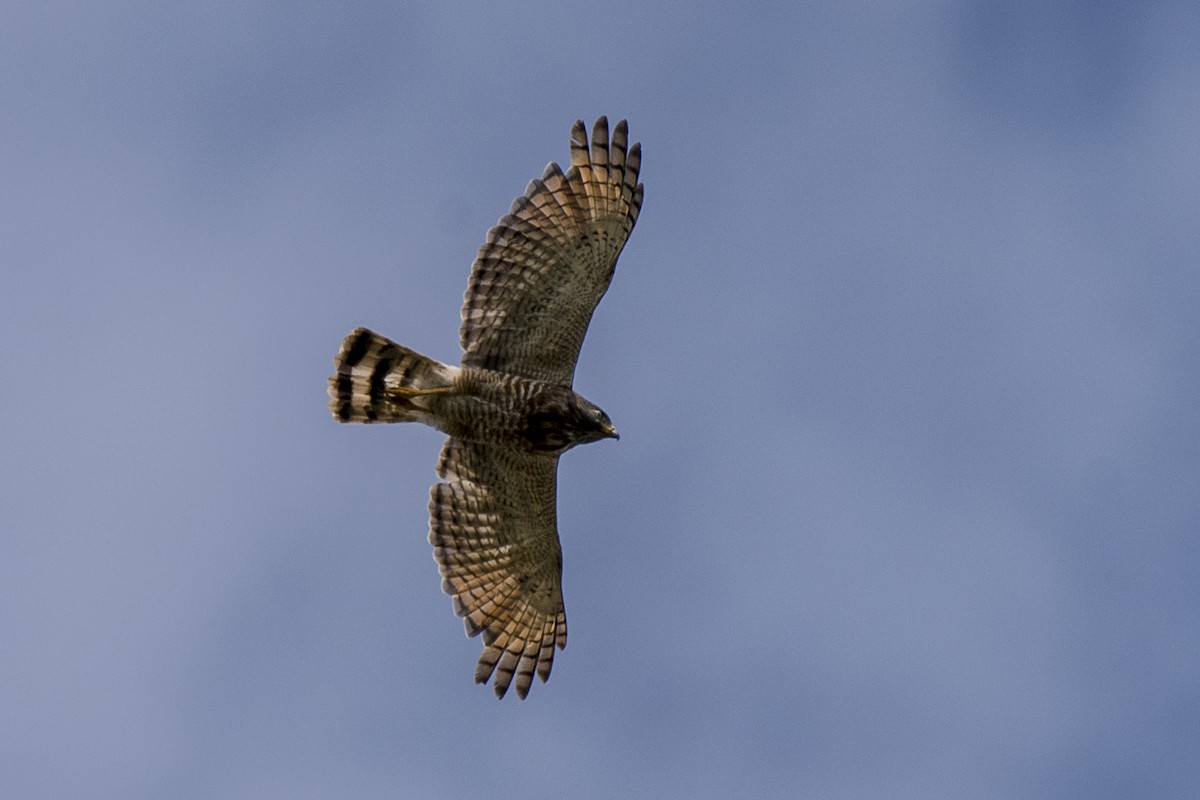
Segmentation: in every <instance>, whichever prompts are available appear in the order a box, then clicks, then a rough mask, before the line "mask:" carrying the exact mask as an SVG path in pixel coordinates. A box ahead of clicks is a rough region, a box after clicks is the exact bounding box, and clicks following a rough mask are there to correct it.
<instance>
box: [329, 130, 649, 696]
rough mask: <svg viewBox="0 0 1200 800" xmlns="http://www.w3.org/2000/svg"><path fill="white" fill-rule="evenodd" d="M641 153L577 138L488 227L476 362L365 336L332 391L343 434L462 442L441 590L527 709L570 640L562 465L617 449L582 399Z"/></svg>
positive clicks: (436, 531) (436, 536)
mask: <svg viewBox="0 0 1200 800" xmlns="http://www.w3.org/2000/svg"><path fill="white" fill-rule="evenodd" d="M640 167H641V146H640V145H638V144H634V145H633V146H632V147H629V146H628V138H627V126H626V124H625V121H624V120H622V121H621V122H619V123H617V125H616V127H615V128H613V130H612V138H611V140H610V138H609V128H608V120H607V119H606V118H605V117H600V118H599V119H598V120H596V124H595V125H594V126H593V128H592V137H591V146H590V147H589V144H588V137H587V131H586V129H585V128H584V125H583V123H582V122H576V123H575V126H574V127H573V128H572V130H571V167H570V169H568V170H567V171H566V172H565V173H564V172H563V171H562V170H561V169H560V168H559V166H558V165H557V164H554V163H551V164H550V165H549V166H548V167H546V170H545V172H544V173H543V174H542V177H541V179H540V180H534V181H532V182H531V183H530V184H529V187H528V188H527V189H526V190H525V194H524V195H523V196H521V197H518V198H517V199H516V201H515V202H514V203H513V204H512V208H511V209H510V210H509V213H508V214H506V215H505V216H504V217H502V218H501V219H500V221H499V223H498V224H497V225H496V226H495V227H494V228H492V229H491V230H490V231H488V235H487V240H486V241H485V242H484V245H483V247H481V248H480V249H479V253H478V255H477V256H476V258H475V264H474V267H473V268H472V270H471V277H470V280H469V282H468V285H467V292H466V297H465V300H464V303H463V308H462V329H461V342H462V347H463V351H464V354H463V357H462V364H461V366H458V367H455V366H451V365H449V364H442V363H440V362H438V361H435V360H434V359H431V358H428V357H427V356H423V355H421V354H419V353H416V352H414V351H412V350H409V349H408V348H406V347H403V346H401V345H398V344H396V343H395V342H392V341H390V340H388V339H386V338H385V337H383V336H380V335H379V334H377V333H374V332H372V331H369V330H367V329H366V328H358V329H357V330H355V331H353V332H351V333H350V335H349V336H347V337H346V339H345V341H343V342H342V348H341V351H340V352H339V353H338V355H337V358H336V359H335V362H334V363H335V364H336V367H337V369H336V372H335V373H334V375H333V376H332V377H331V378H330V379H329V396H330V403H329V407H330V409H331V410H332V411H333V416H334V418H335V419H337V420H338V421H340V422H422V423H425V424H427V425H432V426H433V427H435V428H437V429H438V430H440V431H443V432H444V433H446V434H447V435H448V436H449V437H450V438H449V439H447V440H446V444H445V445H444V446H443V447H442V454H441V457H440V458H439V459H438V464H437V474H438V476H439V477H440V478H441V479H442V481H441V482H440V483H436V484H434V485H433V488H432V489H431V490H430V497H429V541H430V543H431V544H432V545H433V553H434V558H435V560H436V561H437V563H438V567H439V569H440V571H441V573H442V588H443V590H444V591H445V592H446V593H447V594H449V595H450V596H451V599H452V601H453V606H454V611H455V613H456V614H458V615H459V616H461V617H463V620H464V623H465V625H466V629H467V633H468V634H469V635H471V636H476V635H482V637H483V654H482V655H481V656H480V658H479V664H478V666H477V667H476V670H475V680H476V681H477V682H479V683H486V682H487V681H488V680H489V679H491V680H492V682H493V685H494V688H495V691H496V695H497V696H498V697H503V696H504V694H505V692H506V691H508V687H509V686H510V684H512V683H513V681H514V680H515V683H516V690H517V694H518V695H519V696H520V697H522V698H524V697H525V696H526V694H528V692H529V687H530V685H531V684H532V682H533V676H534V674H536V675H537V676H538V677H539V678H541V679H542V680H543V681H544V680H546V678H548V677H549V675H550V668H551V666H552V664H553V661H554V650H555V648H556V647H557V648H559V649H561V648H563V647H564V646H565V645H566V643H567V621H566V616H565V613H564V611H563V599H562V549H561V547H560V545H559V540H558V525H557V519H556V511H555V495H556V476H557V471H558V458H559V456H560V455H562V453H564V452H566V451H567V450H568V449H570V448H571V447H574V446H575V445H577V444H584V443H586V442H592V441H596V440H598V439H602V438H617V432H616V429H615V428H614V427H613V425H612V423H611V421H609V418H608V416H607V415H606V414H605V413H604V412H603V411H601V410H600V409H599V408H598V407H597V406H595V405H593V404H592V403H590V402H588V401H587V400H585V399H584V398H583V397H581V396H580V395H579V394H577V393H576V392H575V391H574V390H573V389H572V388H571V384H572V380H573V377H574V373H575V362H576V360H577V359H578V357H579V349H580V347H581V346H582V344H583V337H584V335H585V334H586V333H587V327H588V323H589V322H590V320H591V317H592V312H593V311H594V310H595V308H596V305H597V304H598V303H599V302H600V298H601V297H603V296H604V292H605V291H606V290H607V289H608V284H609V282H610V281H611V280H612V276H613V270H614V268H615V267H616V263H617V257H618V256H619V255H620V254H621V250H622V248H623V247H624V246H625V242H626V240H627V239H628V237H629V233H630V231H632V230H633V226H634V223H635V222H636V221H637V216H638V211H639V210H640V209H641V205H642V185H641V184H640V183H638V172H639V170H640Z"/></svg>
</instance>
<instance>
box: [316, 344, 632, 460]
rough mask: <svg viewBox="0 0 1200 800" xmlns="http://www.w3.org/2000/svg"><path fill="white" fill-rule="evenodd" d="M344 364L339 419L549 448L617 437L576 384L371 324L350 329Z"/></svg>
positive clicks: (534, 449)
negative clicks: (454, 355) (441, 349)
mask: <svg viewBox="0 0 1200 800" xmlns="http://www.w3.org/2000/svg"><path fill="white" fill-rule="evenodd" d="M338 366H339V373H338V375H335V376H334V377H333V378H331V379H330V383H331V387H330V391H331V393H332V394H333V395H334V396H335V399H334V401H332V402H331V405H332V406H333V413H334V416H335V417H337V419H338V420H339V421H340V422H423V423H425V424H426V425H429V426H431V427H434V428H437V429H438V430H440V431H441V432H442V433H444V434H446V435H447V436H454V437H456V438H459V439H462V440H463V441H467V442H478V443H482V444H494V445H499V446H501V447H506V448H510V449H513V450H523V451H526V452H529V453H538V454H542V455H548V456H557V455H560V454H561V453H563V452H565V451H566V450H568V449H570V448H571V447H574V446H575V445H577V444H583V443H585V442H592V441H596V440H597V439H603V438H606V437H611V438H619V437H617V435H616V429H615V428H614V427H613V426H612V423H611V422H610V421H609V419H608V416H607V415H606V414H605V413H604V412H603V411H601V410H600V409H599V408H598V407H597V406H595V405H593V404H592V403H590V402H589V401H587V400H585V399H584V398H583V397H582V396H581V395H580V394H578V393H577V392H575V391H574V390H573V389H571V388H570V387H567V386H562V385H561V384H557V383H553V382H551V381H542V380H535V379H533V378H524V377H522V376H520V375H510V374H507V373H503V372H497V371H495V370H491V369H482V368H479V367H455V366H451V365H449V364H443V363H441V362H439V361H436V360H435V359H432V358H430V357H428V356H423V355H421V354H420V353H417V352H415V351H413V350H410V349H409V348H407V347H404V346H403V345H399V344H396V343H395V342H393V341H391V340H389V339H387V338H385V337H383V336H380V335H379V334H377V333H375V332H374V331H371V330H368V329H367V328H358V329H357V330H355V331H353V332H352V333H351V334H350V335H349V336H347V337H346V342H345V345H344V346H343V352H342V353H341V354H340V355H339V357H338Z"/></svg>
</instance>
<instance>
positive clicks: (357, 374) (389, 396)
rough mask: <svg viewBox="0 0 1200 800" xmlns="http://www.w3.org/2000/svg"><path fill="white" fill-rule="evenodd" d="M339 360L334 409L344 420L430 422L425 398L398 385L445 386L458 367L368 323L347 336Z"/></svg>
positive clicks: (334, 380) (332, 394)
mask: <svg viewBox="0 0 1200 800" xmlns="http://www.w3.org/2000/svg"><path fill="white" fill-rule="evenodd" d="M334 365H335V367H336V371H335V372H334V374H333V375H332V376H331V377H330V378H329V410H330V411H332V412H333V416H334V419H336V420H338V421H339V422H428V421H429V412H428V410H427V408H426V403H425V398H424V397H421V396H419V395H418V396H415V397H413V396H404V393H402V392H398V391H397V390H398V389H416V390H422V389H439V388H445V387H447V386H450V385H451V384H453V382H454V377H455V374H456V373H457V372H458V368H457V367H452V366H450V365H448V364H443V363H441V362H440V361H435V360H434V359H432V358H429V357H428V356H423V355H421V354H420V353H417V352H415V351H413V350H409V349H408V348H407V347H404V346H402V345H398V344H396V343H395V342H393V341H391V340H390V339H388V338H386V337H383V336H380V335H379V334H378V333H375V332H374V331H371V330H368V329H366V328H357V329H355V330H354V331H352V332H351V333H350V335H349V336H347V337H346V338H345V340H344V341H343V342H342V349H341V350H340V351H339V352H338V354H337V358H335V359H334Z"/></svg>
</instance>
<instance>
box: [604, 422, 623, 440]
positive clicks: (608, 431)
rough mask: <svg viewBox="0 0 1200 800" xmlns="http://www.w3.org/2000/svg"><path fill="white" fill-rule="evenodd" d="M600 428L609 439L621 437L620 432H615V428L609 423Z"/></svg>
mask: <svg viewBox="0 0 1200 800" xmlns="http://www.w3.org/2000/svg"><path fill="white" fill-rule="evenodd" d="M602 430H603V431H604V435H605V436H607V437H608V438H609V439H620V438H621V434H619V433H617V429H616V428H615V427H613V426H612V424H611V423H610V424H608V425H605V426H604V428H603V429H602Z"/></svg>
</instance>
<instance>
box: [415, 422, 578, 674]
mask: <svg viewBox="0 0 1200 800" xmlns="http://www.w3.org/2000/svg"><path fill="white" fill-rule="evenodd" d="M557 470H558V459H557V458H556V457H548V456H536V455H531V454H527V453H522V452H518V451H515V450H508V449H504V448H500V447H496V446H493V445H487V444H480V443H477V442H466V441H463V440H461V439H456V438H453V437H451V438H449V439H447V440H446V444H445V445H444V446H443V447H442V455H441V457H440V458H439V459H438V466H437V471H438V475H439V476H441V478H442V479H443V480H444V481H445V483H435V484H434V485H433V488H432V489H430V493H429V542H430V544H432V545H433V556H434V560H436V561H437V563H438V569H439V570H440V571H441V573H442V590H443V591H445V592H446V594H448V595H450V596H451V598H452V600H453V603H454V612H455V613H456V614H458V615H459V616H460V617H463V618H464V622H465V624H466V628H467V634H468V635H470V636H475V635H477V634H480V633H482V634H483V654H482V655H481V656H480V657H479V664H478V666H477V667H476V669H475V682H476V683H486V682H487V681H488V678H490V677H492V673H493V672H495V679H494V686H495V690H496V696H497V697H503V696H504V693H505V692H506V691H508V686H509V683H510V682H511V681H512V679H513V676H514V675H515V676H516V680H517V694H518V695H520V696H521V697H522V698H524V697H525V695H527V694H528V693H529V686H530V684H532V683H533V674H534V671H535V670H536V672H537V675H538V677H539V678H541V679H542V680H543V681H545V680H546V679H547V678H548V677H550V668H551V666H552V665H553V661H554V648H555V647H556V646H557V647H558V648H559V649H562V648H563V647H565V646H566V644H567V618H566V613H565V611H564V609H563V599H562V548H561V547H560V546H559V543H558V530H557V523H556V519H555V489H556V486H555V484H556V477H557Z"/></svg>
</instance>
